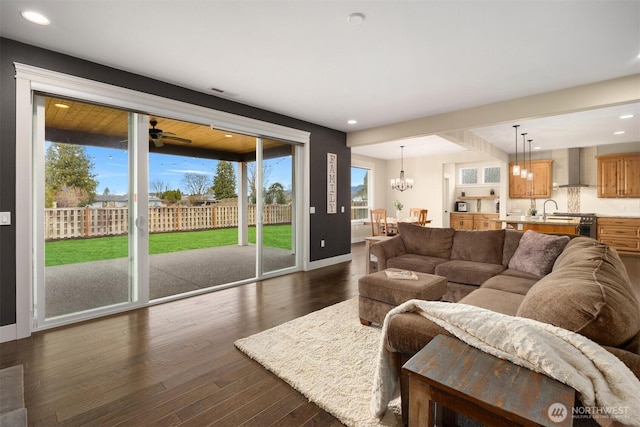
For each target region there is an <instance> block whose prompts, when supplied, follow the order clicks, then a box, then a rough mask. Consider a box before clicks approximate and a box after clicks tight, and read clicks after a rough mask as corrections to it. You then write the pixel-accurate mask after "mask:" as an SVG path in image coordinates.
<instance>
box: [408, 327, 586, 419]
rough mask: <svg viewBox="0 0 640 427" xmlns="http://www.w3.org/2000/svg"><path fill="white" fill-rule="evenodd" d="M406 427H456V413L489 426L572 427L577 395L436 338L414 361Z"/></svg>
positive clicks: (548, 380)
mask: <svg viewBox="0 0 640 427" xmlns="http://www.w3.org/2000/svg"><path fill="white" fill-rule="evenodd" d="M402 369H403V371H404V372H405V373H406V374H407V375H408V376H409V427H417V426H429V427H431V426H434V425H436V426H442V425H445V426H447V425H457V424H456V423H455V417H456V413H459V414H464V415H466V416H467V417H469V418H472V419H474V420H476V421H479V422H481V423H483V424H485V425H490V426H496V427H497V426H509V427H511V426H571V425H572V424H573V417H572V413H571V409H572V407H573V405H574V402H575V391H574V390H573V389H572V388H571V387H569V386H567V385H565V384H562V383H560V382H558V381H556V380H554V379H552V378H549V377H547V376H546V375H542V374H539V373H537V372H533V371H530V370H529V369H526V368H523V367H520V366H517V365H514V364H513V363H511V362H509V361H506V360H502V359H499V358H497V357H494V356H492V355H490V354H487V353H484V352H482V351H480V350H478V349H476V348H474V347H471V346H469V345H467V344H465V343H464V342H462V341H460V340H458V339H456V338H451V337H448V336H445V335H438V336H437V337H436V338H434V339H433V340H431V342H430V343H429V344H427V345H426V346H425V347H424V348H423V349H422V350H420V351H419V352H418V353H416V355H415V356H414V357H412V358H411V359H410V360H409V361H408V362H407V363H406V364H405V365H404V366H403V368H402Z"/></svg>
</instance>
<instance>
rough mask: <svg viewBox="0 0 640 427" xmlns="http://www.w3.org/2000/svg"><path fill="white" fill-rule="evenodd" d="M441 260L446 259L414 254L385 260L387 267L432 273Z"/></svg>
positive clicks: (445, 260)
mask: <svg viewBox="0 0 640 427" xmlns="http://www.w3.org/2000/svg"><path fill="white" fill-rule="evenodd" d="M443 262H447V259H446V258H436V257H431V256H424V255H416V254H405V255H400V256H397V257H394V258H389V259H388V260H387V268H399V269H401V270H411V271H418V272H420V273H429V274H434V273H435V270H436V266H437V265H438V264H442V263H443Z"/></svg>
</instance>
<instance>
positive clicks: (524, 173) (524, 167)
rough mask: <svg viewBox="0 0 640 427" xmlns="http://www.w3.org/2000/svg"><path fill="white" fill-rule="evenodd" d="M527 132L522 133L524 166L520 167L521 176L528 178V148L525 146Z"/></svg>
mask: <svg viewBox="0 0 640 427" xmlns="http://www.w3.org/2000/svg"><path fill="white" fill-rule="evenodd" d="M526 135H527V134H526V133H523V134H522V157H523V160H522V166H523V167H522V168H520V178H524V179H526V178H527V150H526V148H525V146H524V137H525V136H526Z"/></svg>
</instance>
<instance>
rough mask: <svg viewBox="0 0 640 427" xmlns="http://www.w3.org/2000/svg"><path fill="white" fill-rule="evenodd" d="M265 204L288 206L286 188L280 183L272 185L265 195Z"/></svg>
mask: <svg viewBox="0 0 640 427" xmlns="http://www.w3.org/2000/svg"><path fill="white" fill-rule="evenodd" d="M265 203H267V204H272V203H276V204H278V205H286V204H287V196H286V195H285V193H284V187H283V186H282V184H280V183H279V182H275V183H273V184H271V186H270V187H269V189H268V190H267V191H266V193H265Z"/></svg>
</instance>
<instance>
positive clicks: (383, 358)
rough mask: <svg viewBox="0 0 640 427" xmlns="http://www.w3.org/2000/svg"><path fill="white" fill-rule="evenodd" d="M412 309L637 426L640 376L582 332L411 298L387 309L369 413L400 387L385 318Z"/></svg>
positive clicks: (604, 420) (610, 420)
mask: <svg viewBox="0 0 640 427" xmlns="http://www.w3.org/2000/svg"><path fill="white" fill-rule="evenodd" d="M402 312H416V313H419V314H420V315H422V316H424V317H426V318H427V319H429V320H431V321H433V322H435V323H437V324H438V325H440V326H441V327H443V328H445V329H446V330H447V331H449V332H450V333H451V334H452V335H454V336H456V337H457V338H458V339H460V340H462V341H464V342H466V343H467V344H469V345H471V346H473V347H476V348H478V349H480V350H482V351H484V352H485V353H489V354H492V355H494V356H496V357H499V358H501V359H505V360H509V361H511V362H512V363H515V364H516V365H520V366H523V367H525V368H527V369H531V370H533V371H536V372H539V373H542V374H545V375H547V376H549V377H551V378H554V379H556V380H558V381H560V382H562V383H564V384H567V385H568V386H570V387H572V388H573V389H575V390H576V391H577V393H578V396H579V398H580V400H581V401H582V403H583V404H584V405H585V406H588V407H599V408H602V409H603V410H607V409H608V408H614V410H613V411H610V412H600V414H602V413H609V415H608V416H606V417H603V416H601V415H600V416H597V417H594V418H595V420H596V421H597V422H598V423H599V424H600V425H607V426H610V425H630V426H640V381H638V379H637V378H636V377H635V375H634V374H633V373H632V372H631V370H629V368H627V367H626V365H624V364H623V363H622V362H621V361H620V359H618V358H617V357H615V356H614V355H612V354H611V353H609V352H608V351H606V350H605V349H604V348H602V347H601V346H600V345H598V344H596V343H594V342H593V341H591V340H589V339H588V338H585V337H584V336H582V335H579V334H576V333H574V332H570V331H568V330H565V329H562V328H558V327H555V326H553V325H549V324H546V323H541V322H538V321H536V320H532V319H527V318H522V317H513V316H507V315H504V314H501V313H497V312H494V311H491V310H486V309H483V308H479V307H474V306H471V305H466V304H452V303H445V302H434V301H422V300H411V301H407V302H406V303H404V304H402V305H400V306H398V307H396V308H394V309H393V310H391V311H390V312H389V313H388V314H387V316H386V318H385V320H384V324H383V326H382V342H381V345H380V351H379V354H378V365H377V368H376V371H375V376H374V381H373V396H372V399H371V410H372V412H373V413H374V414H375V415H376V416H378V417H380V416H382V415H383V414H384V413H385V411H386V409H387V405H388V403H389V402H390V401H391V400H392V398H393V397H395V396H397V391H398V390H399V387H398V384H399V379H398V377H397V373H396V371H395V369H394V368H393V365H392V363H391V352H390V351H389V350H388V349H387V347H386V333H387V327H388V323H389V318H390V317H391V316H393V315H394V314H396V313H402Z"/></svg>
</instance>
